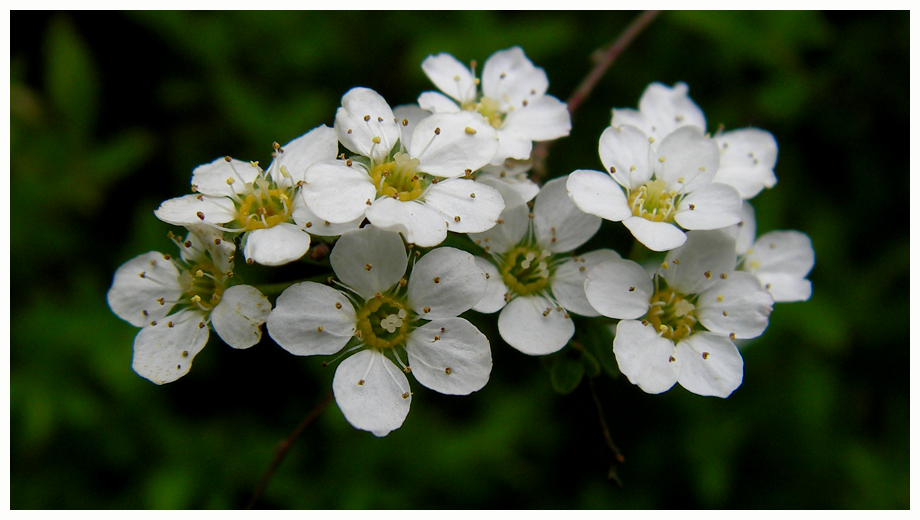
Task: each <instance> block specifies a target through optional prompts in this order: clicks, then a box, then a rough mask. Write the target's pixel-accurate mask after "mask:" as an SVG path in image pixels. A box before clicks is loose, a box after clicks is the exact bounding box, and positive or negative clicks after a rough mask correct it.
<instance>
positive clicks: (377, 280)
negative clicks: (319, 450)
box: [268, 226, 492, 436]
mask: <svg viewBox="0 0 920 520" xmlns="http://www.w3.org/2000/svg"><path fill="white" fill-rule="evenodd" d="M329 260H330V262H331V263H332V269H333V271H335V273H336V276H337V277H338V278H339V280H340V282H341V284H340V285H342V286H343V287H345V288H346V289H347V291H341V290H337V289H333V288H330V287H327V286H325V285H321V284H318V283H313V282H304V283H299V284H295V285H292V286H291V287H289V288H288V289H287V290H285V291H284V292H283V293H282V294H281V296H279V297H278V301H277V303H276V306H275V310H274V311H272V314H271V316H270V317H269V318H268V332H269V334H270V335H271V337H272V339H274V340H275V342H277V343H278V345H280V346H281V347H282V348H284V349H285V350H287V351H288V352H291V353H292V354H295V355H299V356H311V355H329V354H335V353H336V352H339V351H340V350H342V349H343V348H345V349H346V350H345V352H352V351H354V350H359V351H358V352H357V353H355V354H353V355H351V357H349V358H347V359H346V360H344V361H342V363H340V364H339V366H338V368H337V369H336V371H335V377H334V379H333V382H332V390H333V393H334V394H335V400H336V403H338V405H339V408H340V409H341V410H342V413H343V414H344V415H345V418H346V419H347V420H348V422H349V423H351V424H352V425H353V426H354V427H356V428H358V429H361V430H366V431H370V432H372V433H373V434H374V435H377V436H384V435H387V434H388V433H390V432H391V431H393V430H395V429H397V428H399V427H400V426H401V425H402V423H403V421H404V420H405V418H406V415H407V414H408V413H409V404H410V402H411V400H412V392H411V390H410V388H409V382H408V380H407V379H406V376H405V375H404V373H403V372H404V371H405V372H406V373H409V372H411V373H412V374H414V375H415V378H416V379H417V380H418V382H419V383H421V384H422V385H424V386H426V387H428V388H430V389H432V390H435V391H437V392H440V393H442V394H450V395H466V394H469V393H471V392H475V391H476V390H479V389H481V388H482V387H483V386H485V384H486V383H487V382H488V380H489V374H490V372H491V370H492V353H491V350H490V347H489V340H488V339H487V338H486V337H485V335H483V334H482V333H481V332H479V330H478V329H477V328H476V327H475V326H474V325H473V324H471V323H470V322H468V321H466V320H465V319H463V318H459V317H457V316H458V315H459V314H460V313H462V312H465V311H467V310H469V309H470V308H471V307H472V306H473V305H474V304H475V303H476V302H477V301H479V299H480V298H481V297H482V295H483V293H484V292H485V289H486V279H485V273H484V272H483V271H482V269H480V268H479V267H478V266H477V264H476V262H475V260H474V259H473V256H472V255H470V254H469V253H466V252H464V251H460V250H458V249H453V248H449V247H442V248H438V249H434V250H432V251H430V252H428V253H427V254H426V255H424V256H422V257H421V258H420V259H418V261H416V262H415V263H414V266H413V267H412V269H411V275H410V276H408V278H407V277H406V268H407V266H408V257H407V255H406V250H405V246H404V245H403V242H402V239H400V238H399V235H398V234H396V233H394V232H390V231H385V230H381V229H378V228H375V227H373V226H366V227H364V228H362V229H359V230H355V231H350V232H348V233H345V234H343V235H342V237H341V238H340V239H339V241H338V242H337V243H336V246H335V248H333V250H332V254H331V255H330V257H329ZM349 346H350V347H349ZM403 355H405V356H406V359H407V361H408V363H404V362H403V360H402V359H403V358H402V356H403ZM400 367H402V370H401V369H400ZM410 367H411V369H410Z"/></svg>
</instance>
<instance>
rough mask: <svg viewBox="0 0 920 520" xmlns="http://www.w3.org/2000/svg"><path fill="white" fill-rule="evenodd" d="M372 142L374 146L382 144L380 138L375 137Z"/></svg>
mask: <svg viewBox="0 0 920 520" xmlns="http://www.w3.org/2000/svg"><path fill="white" fill-rule="evenodd" d="M371 142H372V143H374V144H380V137H378V136H376V135H375V136H374V137H372V138H371Z"/></svg>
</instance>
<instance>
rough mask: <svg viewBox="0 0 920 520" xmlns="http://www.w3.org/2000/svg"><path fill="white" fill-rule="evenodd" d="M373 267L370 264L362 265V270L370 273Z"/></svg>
mask: <svg viewBox="0 0 920 520" xmlns="http://www.w3.org/2000/svg"><path fill="white" fill-rule="evenodd" d="M372 267H373V266H372V265H371V264H364V270H365V271H370V270H371V268H372Z"/></svg>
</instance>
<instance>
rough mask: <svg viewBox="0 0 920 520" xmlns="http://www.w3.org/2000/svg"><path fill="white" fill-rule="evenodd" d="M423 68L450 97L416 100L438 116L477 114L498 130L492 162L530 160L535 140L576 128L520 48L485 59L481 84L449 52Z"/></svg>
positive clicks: (434, 95) (429, 60) (431, 59)
mask: <svg viewBox="0 0 920 520" xmlns="http://www.w3.org/2000/svg"><path fill="white" fill-rule="evenodd" d="M472 69H475V65H473V67H472ZM422 70H424V71H425V74H427V75H428V79H430V80H431V81H432V83H434V84H435V86H436V87H438V88H439V89H440V90H441V92H443V93H444V94H447V95H446V96H445V95H444V94H440V93H438V92H425V93H424V94H422V95H421V96H419V98H418V103H419V105H420V106H421V107H422V108H425V109H428V110H431V111H432V112H435V113H441V112H459V111H461V110H464V111H468V112H474V113H478V114H481V115H482V117H483V118H485V119H486V120H487V121H488V122H489V124H491V125H492V126H494V127H495V129H496V130H498V138H499V141H500V145H499V148H498V151H497V152H496V153H495V156H494V157H493V158H492V161H491V162H492V164H495V165H499V164H501V163H502V162H504V160H505V159H509V158H510V159H521V160H526V159H529V158H530V152H531V149H532V148H533V142H534V141H548V140H550V139H557V138H559V137H565V136H567V135H569V131H570V130H571V129H572V121H571V117H570V115H569V111H568V107H567V106H566V104H565V103H563V102H561V101H559V100H558V99H556V98H554V97H553V96H550V95H547V94H546V89H547V88H548V87H549V80H548V79H547V77H546V72H544V71H543V69H542V68H539V67H535V66H534V65H533V63H531V61H530V60H529V59H527V56H525V55H524V51H523V50H521V48H520V47H511V48H510V49H506V50H503V51H498V52H496V53H495V54H493V55H492V56H491V57H490V58H489V59H488V60H486V63H485V66H484V67H483V69H482V81H481V83H480V80H479V79H478V78H476V76H475V70H471V69H468V68H466V66H464V65H463V64H462V63H460V62H459V61H457V59H456V58H454V57H453V56H451V55H450V54H443V53H442V54H438V55H437V56H428V57H427V58H425V61H423V62H422ZM479 87H481V89H480V88H479ZM448 96H449V97H448Z"/></svg>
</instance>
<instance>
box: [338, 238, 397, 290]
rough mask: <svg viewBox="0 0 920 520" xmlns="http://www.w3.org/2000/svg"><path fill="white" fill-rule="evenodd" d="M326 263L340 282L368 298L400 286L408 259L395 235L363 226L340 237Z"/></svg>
mask: <svg viewBox="0 0 920 520" xmlns="http://www.w3.org/2000/svg"><path fill="white" fill-rule="evenodd" d="M329 262H330V263H331V264H332V270H333V271H335V275H336V276H338V277H339V280H340V281H341V282H342V283H344V284H345V285H347V286H348V287H351V288H352V289H354V290H355V292H357V293H358V294H360V295H361V297H363V298H364V299H369V298H373V297H374V295H375V294H377V293H383V292H386V291H387V290H389V289H390V288H391V287H393V286H394V285H396V284H397V283H399V280H400V278H402V277H403V275H405V274H406V266H407V265H408V262H409V260H408V255H406V246H404V245H403V241H402V239H401V238H399V235H398V234H396V233H394V232H392V231H386V230H383V229H379V228H376V227H374V226H365V227H363V228H361V229H356V230H354V231H349V232H347V233H345V234H344V235H342V238H340V239H339V241H338V242H336V244H335V247H334V248H333V249H332V254H330V255H329Z"/></svg>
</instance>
